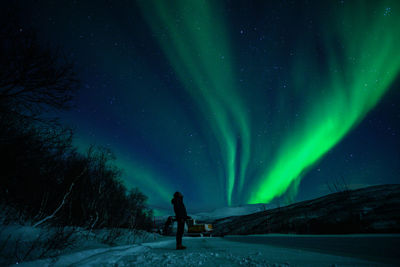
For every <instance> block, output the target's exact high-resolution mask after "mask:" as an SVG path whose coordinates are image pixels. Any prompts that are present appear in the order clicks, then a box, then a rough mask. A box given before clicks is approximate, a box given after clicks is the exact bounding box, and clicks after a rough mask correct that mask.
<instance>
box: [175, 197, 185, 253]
mask: <svg viewBox="0 0 400 267" xmlns="http://www.w3.org/2000/svg"><path fill="white" fill-rule="evenodd" d="M171 203H172V204H173V205H174V211H175V217H176V221H177V223H178V230H177V231H176V249H185V248H186V247H185V246H182V236H183V231H184V228H185V220H186V219H187V218H188V216H187V213H186V208H185V205H184V204H183V195H182V194H181V193H180V192H175V194H174V198H173V199H172V200H171Z"/></svg>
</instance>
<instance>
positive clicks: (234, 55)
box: [26, 0, 400, 213]
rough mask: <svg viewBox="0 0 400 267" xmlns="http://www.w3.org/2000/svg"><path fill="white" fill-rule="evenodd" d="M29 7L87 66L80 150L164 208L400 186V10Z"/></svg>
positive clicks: (195, 3)
mask: <svg viewBox="0 0 400 267" xmlns="http://www.w3.org/2000/svg"><path fill="white" fill-rule="evenodd" d="M28 2H29V1H28ZM31 2H32V3H31V4H30V5H29V4H26V6H27V7H29V6H31V7H34V8H31V9H32V10H33V11H31V10H29V13H32V14H33V15H32V18H31V21H33V22H32V23H33V24H36V25H39V27H40V28H42V36H45V37H48V36H51V37H52V39H54V42H56V43H57V42H59V43H62V44H63V45H64V46H65V48H66V50H67V51H71V54H72V57H73V58H72V60H75V61H76V62H77V67H78V72H79V73H80V78H81V79H82V84H83V89H82V92H81V94H80V96H79V98H78V100H77V110H75V111H72V112H70V113H66V114H65V115H63V116H62V117H63V119H64V120H65V121H66V122H67V123H69V124H71V125H74V126H76V135H75V143H76V145H77V146H78V147H79V148H80V149H81V150H82V151H84V150H85V149H86V148H87V147H88V145H89V144H92V143H95V144H99V145H105V146H107V147H109V148H110V149H111V150H112V151H114V152H115V154H116V157H117V160H116V162H115V163H116V164H117V166H118V167H120V168H122V169H123V171H124V176H123V181H124V182H125V183H126V185H127V186H128V187H131V186H132V187H133V186H138V187H139V188H140V189H141V190H142V191H143V192H144V193H145V194H146V195H147V196H149V203H150V204H151V206H152V207H154V208H155V209H156V210H160V211H161V210H164V211H165V210H167V213H168V212H169V209H170V208H171V207H170V198H171V196H172V194H173V193H174V192H175V191H177V190H179V191H181V192H183V194H184V195H185V203H187V207H188V209H189V211H195V210H196V211H199V210H210V209H213V208H216V207H223V206H227V205H241V204H247V203H270V202H273V200H274V199H277V198H280V197H281V198H282V197H287V198H288V199H292V200H295V199H296V196H297V195H298V194H299V195H300V194H301V195H302V196H301V198H300V199H304V198H307V197H315V196H319V195H320V194H326V193H328V192H327V191H326V190H325V191H324V190H322V189H321V188H323V186H324V185H326V182H327V181H328V182H329V181H333V180H335V179H336V178H337V177H338V176H339V175H343V176H345V177H346V179H347V182H348V183H349V184H350V185H360V186H362V185H371V184H379V183H398V182H399V180H398V177H399V175H400V168H399V166H400V155H399V153H398V152H396V151H400V150H399V149H396V146H398V144H399V142H398V139H399V138H398V137H396V136H395V135H394V134H400V133H397V132H396V131H397V129H398V128H399V127H398V125H400V123H398V121H399V118H400V113H399V111H398V110H400V108H399V99H400V98H399V97H398V93H396V92H398V91H399V88H398V83H399V77H400V75H399V74H400V49H399V47H400V30H399V29H400V1H396V0H392V1H305V0H304V1H211V0H207V1H205V0H190V1H188V0H175V1H163V0H138V1H115V2H112V3H111V2H109V1H105V0H104V1H103V0H102V1H97V2H96V3H95V4H93V3H91V1H79V2H71V1H64V0H63V1H58V2H57V3H52V2H51V1H47V2H48V3H46V1H43V2H40V3H41V4H36V2H35V1H33V0H32V1H31ZM37 5H41V6H37ZM35 12H36V13H35ZM35 14H36V15H35ZM389 94H394V95H395V96H396V97H394V98H393V99H386V100H385V97H386V98H387V96H388V95H389ZM385 101H386V102H385ZM388 101H389V102H388ZM390 101H392V102H390ZM382 102H385V103H390V105H387V106H382V104H380V103H382ZM379 108H381V109H382V110H385V112H383V111H382V112H381V111H379V112H378V113H374V110H378V109H379ZM391 111H394V112H395V114H391ZM392 113H393V112H392ZM371 114H372V115H371ZM381 114H384V115H381ZM368 116H371V117H368ZM380 116H388V117H390V118H388V119H387V120H385V119H386V117H380ZM363 123H364V124H363ZM396 123H397V124H396ZM386 124H387V125H389V126H390V127H389V126H382V125H386ZM379 127H381V128H382V127H384V128H385V132H384V131H383V130H382V131H380V130H379V129H381V128H379ZM389 128H390V129H389ZM357 129H358V130H357ZM387 129H389V130H387ZM379 131H380V132H379ZM386 131H389V132H390V135H389V133H386ZM386 134H388V137H387V138H385V137H383V136H385V135H386ZM381 149H382V150H381ZM353 154H354V155H355V156H353ZM349 155H351V156H349ZM317 170H318V171H317ZM385 175H386V176H387V177H388V178H387V179H386V180H385ZM396 177H397V178H396ZM395 179H397V180H395ZM302 186H303V187H302Z"/></svg>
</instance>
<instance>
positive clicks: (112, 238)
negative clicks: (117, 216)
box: [100, 228, 123, 246]
mask: <svg viewBox="0 0 400 267" xmlns="http://www.w3.org/2000/svg"><path fill="white" fill-rule="evenodd" d="M122 234H123V231H122V229H119V228H111V229H110V230H109V231H107V234H105V235H104V236H103V237H102V239H101V240H100V241H101V243H103V244H107V245H110V246H113V245H115V244H116V241H117V240H118V238H120V237H121V236H122Z"/></svg>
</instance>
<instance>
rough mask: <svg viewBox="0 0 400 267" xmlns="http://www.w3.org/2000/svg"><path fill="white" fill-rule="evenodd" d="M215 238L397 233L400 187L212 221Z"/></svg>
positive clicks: (349, 193) (370, 189) (342, 194)
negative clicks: (261, 235)
mask: <svg viewBox="0 0 400 267" xmlns="http://www.w3.org/2000/svg"><path fill="white" fill-rule="evenodd" d="M214 229H215V231H214V233H215V234H216V235H227V234H230V235H247V234H266V233H296V234H347V233H400V185H399V184H394V185H379V186H371V187H366V188H362V189H357V190H346V191H343V192H338V193H333V194H330V195H327V196H324V197H320V198H317V199H313V200H308V201H303V202H298V203H295V204H292V205H289V206H285V207H281V208H274V209H269V210H265V211H260V212H256V213H253V214H249V215H243V216H230V217H226V218H222V219H217V220H216V221H214Z"/></svg>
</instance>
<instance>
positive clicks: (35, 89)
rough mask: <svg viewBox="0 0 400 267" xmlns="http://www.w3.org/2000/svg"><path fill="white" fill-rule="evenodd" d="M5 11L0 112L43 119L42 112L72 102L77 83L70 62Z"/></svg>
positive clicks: (1, 35)
mask: <svg viewBox="0 0 400 267" xmlns="http://www.w3.org/2000/svg"><path fill="white" fill-rule="evenodd" d="M7 11H8V12H5V11H3V12H1V15H2V19H1V21H0V108H1V110H0V113H2V115H3V116H4V115H5V113H7V114H11V115H14V116H18V117H19V118H21V119H29V120H41V121H43V120H44V119H43V117H40V115H43V113H45V112H49V111H51V110H53V109H57V110H62V109H66V108H69V107H70V106H71V100H72V98H73V96H74V93H75V91H76V89H77V86H78V81H77V79H76V75H75V73H74V71H73V65H72V64H71V63H70V62H68V60H67V59H66V57H65V56H63V55H62V54H61V52H60V51H59V49H52V48H51V47H50V45H43V44H41V43H40V41H39V40H38V38H37V36H36V33H35V32H34V31H33V30H30V29H26V28H24V27H22V26H21V25H20V24H19V22H18V19H17V18H16V16H17V15H16V14H14V12H15V11H14V12H13V10H10V9H8V10H7Z"/></svg>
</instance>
